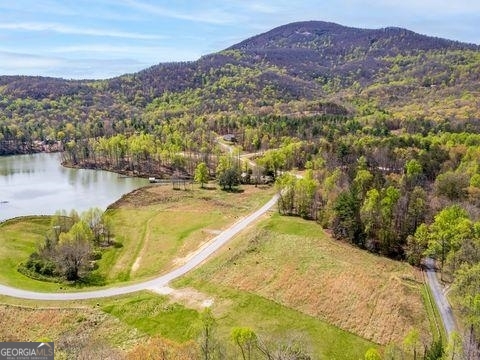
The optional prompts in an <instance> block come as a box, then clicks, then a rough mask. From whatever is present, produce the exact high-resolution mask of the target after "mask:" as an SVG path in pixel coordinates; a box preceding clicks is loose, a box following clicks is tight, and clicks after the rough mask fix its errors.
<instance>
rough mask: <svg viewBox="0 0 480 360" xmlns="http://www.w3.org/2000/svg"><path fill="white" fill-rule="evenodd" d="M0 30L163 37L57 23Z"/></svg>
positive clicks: (3, 25)
mask: <svg viewBox="0 0 480 360" xmlns="http://www.w3.org/2000/svg"><path fill="white" fill-rule="evenodd" d="M0 29H3V30H16V31H52V32H56V33H60V34H69V35H87V36H105V37H117V38H125V39H137V40H159V39H163V38H164V37H163V36H160V35H152V34H141V33H135V32H126V31H117V30H106V29H97V28H81V27H75V26H68V25H63V24H58V23H42V22H23V23H22V22H20V23H0Z"/></svg>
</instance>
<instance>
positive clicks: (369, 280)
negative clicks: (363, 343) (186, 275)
mask: <svg viewBox="0 0 480 360" xmlns="http://www.w3.org/2000/svg"><path fill="white" fill-rule="evenodd" d="M231 249H232V250H225V251H224V252H223V254H222V255H221V256H220V257H219V258H218V259H216V260H215V261H214V262H212V263H209V264H206V265H205V266H204V267H203V268H202V269H201V271H199V272H196V273H195V276H199V277H201V278H203V279H205V278H207V279H209V281H211V282H212V283H214V284H218V285H223V286H225V285H226V286H229V287H233V288H235V289H239V290H244V291H248V292H253V293H256V294H258V295H261V296H264V297H266V298H268V299H271V300H274V301H276V302H278V303H281V304H283V305H286V306H288V307H291V308H294V309H297V310H300V311H301V312H303V313H305V314H308V315H312V316H315V317H318V318H320V319H323V320H326V321H327V322H329V323H331V324H334V325H336V326H338V327H340V328H342V329H344V330H347V331H350V332H352V333H355V334H358V335H360V336H362V337H364V338H366V339H369V340H372V341H374V342H376V343H379V344H387V343H389V342H397V343H398V342H401V341H402V339H403V338H404V336H405V335H406V334H407V333H408V331H409V330H410V329H411V328H412V327H415V328H417V329H419V330H420V332H421V333H422V334H423V336H424V337H425V338H427V339H429V338H430V335H429V324H428V319H427V314H426V311H425V309H424V305H423V302H422V297H421V291H420V288H421V281H422V280H421V277H420V276H419V274H417V272H416V270H415V269H414V268H412V267H410V266H409V265H407V264H405V263H400V262H397V261H393V260H390V259H386V258H383V257H380V256H376V255H373V254H370V253H368V252H365V251H362V250H360V249H357V248H355V247H353V246H350V245H348V244H345V243H342V242H338V241H335V240H333V239H331V238H330V237H329V236H328V235H327V234H325V233H324V232H323V231H322V230H321V228H320V227H319V226H318V225H317V224H315V223H312V222H307V221H304V220H302V219H298V218H287V217H280V216H278V215H274V216H273V217H272V218H271V219H268V220H266V221H264V222H263V223H262V224H261V226H259V227H257V228H256V229H250V231H249V232H247V233H246V234H244V235H242V236H241V237H240V238H239V239H237V241H236V243H235V244H232V246H231Z"/></svg>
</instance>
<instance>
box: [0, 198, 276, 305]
mask: <svg viewBox="0 0 480 360" xmlns="http://www.w3.org/2000/svg"><path fill="white" fill-rule="evenodd" d="M277 200H278V195H275V196H273V197H272V198H271V199H270V200H269V201H268V202H267V203H266V204H265V205H263V206H262V207H261V208H260V209H258V210H257V211H255V212H254V213H252V214H250V215H248V216H246V217H244V218H242V219H241V220H239V221H237V222H236V223H235V224H233V225H232V226H230V227H229V228H228V229H226V230H224V231H222V232H221V233H220V234H219V235H217V236H216V237H215V238H213V239H212V241H211V242H210V243H209V244H208V246H206V247H204V248H203V249H202V250H201V251H199V252H198V253H197V254H195V256H193V257H192V258H191V259H189V260H188V261H187V262H186V263H185V264H184V265H182V266H180V267H178V268H176V269H174V270H172V271H170V272H168V273H167V274H164V275H162V276H159V277H157V278H155V279H152V280H149V281H145V282H141V283H136V284H132V285H128V286H122V287H113V288H107V289H102V290H95V291H85V292H72V293H41V292H35V291H27V290H21V289H16V288H13V287H9V286H4V285H0V294H1V295H8V296H12V297H17V298H22V299H32V300H81V299H95V298H103V297H109V296H116V295H123V294H129V293H132V292H135V291H140V290H149V289H153V288H159V287H163V286H166V285H167V284H168V283H169V282H170V281H172V280H174V279H176V278H179V277H180V276H182V275H184V274H185V273H187V272H189V271H190V270H192V269H194V268H195V267H197V266H198V265H200V264H201V263H202V262H204V261H205V260H206V259H207V258H208V257H209V256H211V255H212V254H213V253H214V252H215V251H217V250H218V249H219V248H220V247H222V246H223V245H225V244H226V243H227V242H228V241H229V240H231V239H232V238H233V237H234V236H235V235H237V234H238V233H239V232H240V231H242V230H244V229H245V228H246V227H247V226H249V225H250V224H252V223H253V222H254V221H255V220H257V219H258V218H259V217H260V216H262V215H263V214H265V213H266V212H267V211H268V210H269V209H271V208H272V207H273V206H274V205H275V204H276V203H277Z"/></svg>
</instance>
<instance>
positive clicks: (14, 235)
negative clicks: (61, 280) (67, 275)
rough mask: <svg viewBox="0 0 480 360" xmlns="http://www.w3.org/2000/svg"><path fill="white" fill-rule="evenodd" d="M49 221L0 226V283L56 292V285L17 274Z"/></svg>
mask: <svg viewBox="0 0 480 360" xmlns="http://www.w3.org/2000/svg"><path fill="white" fill-rule="evenodd" d="M49 229H50V217H48V216H45V217H24V218H16V219H12V220H9V221H6V222H3V223H1V224H0V283H1V284H5V285H11V286H15V287H19V288H28V289H32V290H38V291H57V290H59V289H60V286H59V285H58V284H54V283H48V282H43V281H36V280H33V279H30V278H28V277H26V276H25V275H22V274H21V273H19V272H18V271H17V269H18V265H19V263H21V262H23V261H26V260H27V259H28V257H29V256H30V254H31V253H32V252H34V251H35V250H36V248H37V244H38V243H39V242H41V241H43V240H44V239H45V234H46V233H47V232H48V230H49Z"/></svg>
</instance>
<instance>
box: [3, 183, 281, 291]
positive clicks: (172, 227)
mask: <svg viewBox="0 0 480 360" xmlns="http://www.w3.org/2000/svg"><path fill="white" fill-rule="evenodd" d="M272 195H273V190H272V189H270V188H254V187H246V188H245V190H244V192H239V193H228V192H223V191H216V190H209V189H200V188H198V187H197V186H195V187H194V189H193V190H192V189H191V190H187V191H184V190H172V189H171V188H170V187H166V186H151V187H146V188H142V189H139V190H136V191H134V192H132V193H130V194H127V195H125V196H124V197H123V198H122V199H120V200H119V201H117V202H116V203H115V204H113V205H112V207H111V209H109V210H108V211H109V212H110V214H111V218H112V222H113V233H114V237H115V241H116V242H117V243H120V244H121V245H122V246H121V247H120V248H116V247H115V248H114V247H112V248H108V249H106V250H104V251H103V256H102V259H101V260H99V261H98V262H97V265H98V269H97V270H96V271H95V272H96V273H97V275H98V276H99V277H101V278H104V279H105V282H106V284H107V285H111V284H115V283H118V282H122V281H129V280H135V281H137V280H141V279H146V278H151V277H153V276H156V275H160V274H161V273H163V272H165V271H167V270H169V269H171V268H173V267H175V266H178V265H179V264H181V263H182V261H184V259H185V258H186V257H187V256H188V255H189V254H191V253H192V252H194V251H195V250H196V249H197V248H198V247H199V246H201V244H203V243H204V242H207V241H208V240H210V239H211V238H213V237H214V236H215V234H216V233H217V232H219V231H220V230H222V229H224V228H226V227H228V225H230V224H232V223H234V222H235V221H237V220H238V218H239V217H241V216H243V215H246V214H248V213H249V212H251V211H252V210H254V209H256V208H258V207H260V206H261V205H262V204H263V203H264V202H266V201H267V199H269V198H270V196H272ZM50 226H51V225H50V217H48V216H45V217H25V218H17V219H15V220H11V221H7V222H5V223H2V224H0V230H1V231H0V283H2V284H6V285H10V286H15V287H19V288H24V289H29V290H38V291H71V290H78V287H76V286H72V287H69V286H66V285H61V284H55V283H48V282H42V281H37V280H33V279H30V278H28V277H26V276H24V275H22V274H20V273H19V272H18V271H17V269H18V264H19V263H20V262H23V261H26V260H27V259H28V257H29V255H30V254H31V253H32V252H34V251H35V250H36V247H37V244H39V243H40V242H42V241H44V239H45V234H46V233H47V232H48V231H49V230H50ZM83 287H84V285H83Z"/></svg>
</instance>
